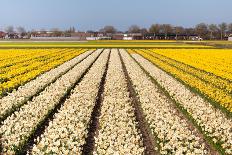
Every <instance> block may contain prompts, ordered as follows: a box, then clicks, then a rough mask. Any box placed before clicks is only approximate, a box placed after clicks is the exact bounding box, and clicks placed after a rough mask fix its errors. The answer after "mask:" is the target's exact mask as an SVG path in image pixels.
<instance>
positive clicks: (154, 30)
mask: <svg viewBox="0 0 232 155" xmlns="http://www.w3.org/2000/svg"><path fill="white" fill-rule="evenodd" d="M149 32H150V33H154V34H159V33H160V25H159V24H152V25H151V27H150V28H149Z"/></svg>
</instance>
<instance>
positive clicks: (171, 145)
mask: <svg viewBox="0 0 232 155" xmlns="http://www.w3.org/2000/svg"><path fill="white" fill-rule="evenodd" d="M37 50H38V49H37ZM39 50H41V52H40V53H37V52H35V51H33V50H32V51H30V52H23V51H21V50H18V51H15V53H14V52H13V53H14V55H12V56H9V57H5V58H4V59H1V60H0V62H5V63H6V64H7V62H8V63H9V64H10V62H14V63H11V64H12V65H8V66H7V67H12V68H13V67H14V68H15V70H18V69H17V66H18V68H21V67H22V68H23V67H25V66H28V67H30V66H31V65H34V63H33V62H31V61H36V60H38V62H41V64H40V66H41V67H37V68H38V69H39V70H40V73H38V74H37V75H35V76H32V77H31V78H30V79H27V80H25V81H24V82H21V83H18V85H15V86H13V87H12V89H13V88H16V87H18V86H19V87H18V88H17V90H14V91H13V92H10V93H8V94H5V95H3V97H2V98H1V99H0V154H1V153H2V154H133V155H134V154H189V155H190V154H199V155H202V154H232V121H231V113H230V112H231V103H232V102H231V100H230V96H231V83H230V75H229V72H230V69H229V68H230V65H228V63H230V61H229V59H230V58H229V56H228V55H230V54H231V53H230V52H228V51H229V50H221V52H224V54H221V57H222V58H221V59H220V55H219V56H217V55H215V56H214V57H213V56H212V60H213V61H216V62H215V63H216V64H214V63H213V62H212V61H211V59H210V57H207V58H206V60H205V61H204V62H202V61H203V59H204V57H205V55H208V54H211V53H213V50H216V49H211V51H210V52H211V53H210V52H209V51H207V50H206V49H204V50H203V49H202V50H203V51H205V52H208V53H204V52H203V51H202V53H201V52H199V53H197V50H196V49H195V50H192V51H191V50H190V51H189V52H186V51H184V50H182V49H179V50H180V51H175V50H173V49H169V50H166V51H165V50H163V49H162V50H161V49H160V50H158V49H135V50H133V49H129V50H125V49H97V50H88V51H87V50H85V49H63V50H61V49H43V50H42V49H39ZM49 50H53V52H51V53H49V52H48V51H49ZM208 50H209V49H208ZM6 52H7V50H6ZM43 52H44V53H43ZM215 52H219V51H215ZM3 53H4V52H3ZM36 54H37V55H36ZM66 54H67V58H66V57H65V55H66ZM226 54H228V55H227V56H225V55H226ZM6 55H7V54H6ZM25 55H27V56H25ZM43 56H44V57H43ZM59 56H60V57H61V56H64V57H62V58H58V57H59ZM68 56H69V57H68ZM17 57H18V60H17ZM218 57H219V58H218ZM43 58H44V59H46V60H47V61H43ZM197 58H198V59H197ZM7 59H9V60H7ZM59 59H60V60H62V62H61V61H59ZM10 60H12V61H10ZM13 60H14V61H13ZM219 60H221V61H220V62H219ZM55 61H57V63H56V65H53V66H52V65H49V66H50V68H49V67H48V68H47V69H46V70H42V68H43V67H42V66H46V65H48V64H49V63H50V62H55ZM204 63H206V64H208V65H206V64H204ZM2 64H3V63H2ZM23 64H24V65H23ZM219 64H220V65H219ZM0 65H1V63H0ZM218 65H219V68H218V69H217V68H215V66H218ZM226 65H227V66H226ZM7 67H2V69H7ZM35 68H36V67H35ZM9 70H11V69H9ZM19 70H20V69H19ZM22 70H23V69H22ZM218 70H220V71H218ZM31 71H33V69H32V70H29V69H28V72H21V74H20V75H23V74H27V73H30V72H31ZM8 72H9V71H5V72H2V73H5V74H6V73H8ZM221 72H226V75H224V76H223V75H222V74H220V73H221ZM0 73H1V72H0ZM12 77H13V76H12ZM16 77H17V75H16ZM2 79H3V78H2ZM9 81H11V80H9ZM5 82H6V81H4V82H2V84H4V83H5ZM203 86H204V87H206V88H203ZM5 91H7V90H5ZM210 94H212V95H210ZM223 95H224V96H223Z"/></svg>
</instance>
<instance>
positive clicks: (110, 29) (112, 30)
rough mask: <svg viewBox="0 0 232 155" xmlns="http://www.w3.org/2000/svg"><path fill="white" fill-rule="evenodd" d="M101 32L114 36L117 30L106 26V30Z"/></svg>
mask: <svg viewBox="0 0 232 155" xmlns="http://www.w3.org/2000/svg"><path fill="white" fill-rule="evenodd" d="M99 31H100V32H103V33H111V34H114V33H116V32H117V29H116V28H115V27H114V26H110V25H107V26H105V27H104V28H102V29H100V30H99Z"/></svg>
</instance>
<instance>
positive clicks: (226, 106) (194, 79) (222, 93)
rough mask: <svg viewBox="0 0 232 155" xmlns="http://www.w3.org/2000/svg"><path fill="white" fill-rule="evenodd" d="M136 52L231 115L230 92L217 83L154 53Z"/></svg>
mask: <svg viewBox="0 0 232 155" xmlns="http://www.w3.org/2000/svg"><path fill="white" fill-rule="evenodd" d="M138 53H139V54H142V55H144V56H146V57H147V58H148V59H150V60H151V61H153V62H154V63H155V64H157V65H158V66H159V67H161V68H163V69H164V70H165V71H167V72H169V73H170V74H174V75H175V77H176V78H178V79H180V80H182V81H183V82H184V83H186V84H187V85H189V86H190V87H192V88H194V89H196V90H197V91H198V92H199V93H200V94H203V95H204V96H205V97H207V98H208V99H209V100H211V102H213V103H214V105H215V106H217V107H219V108H221V109H222V110H224V111H225V113H228V115H232V112H231V109H232V104H231V102H232V94H231V93H230V92H228V91H226V89H221V88H218V87H220V86H218V84H216V83H215V84H213V83H210V82H207V81H206V80H204V79H202V78H199V77H198V76H196V75H195V74H194V73H188V72H189V69H187V70H188V71H186V68H185V69H182V68H179V67H176V66H175V65H173V64H170V63H169V62H167V61H164V60H162V58H157V57H155V56H154V53H147V52H142V51H139V50H138ZM212 80H213V79H212ZM221 85H222V84H221Z"/></svg>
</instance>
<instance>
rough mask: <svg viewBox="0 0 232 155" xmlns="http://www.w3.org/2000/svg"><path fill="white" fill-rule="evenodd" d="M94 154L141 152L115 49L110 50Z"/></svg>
mask: <svg viewBox="0 0 232 155" xmlns="http://www.w3.org/2000/svg"><path fill="white" fill-rule="evenodd" d="M101 108H102V109H101V116H100V118H99V130H98V132H97V134H96V137H95V150H94V153H93V154H133V155H135V154H143V152H144V147H143V144H142V137H141V134H140V132H139V131H138V129H137V128H136V125H137V122H136V120H135V115H134V109H133V107H132V102H131V99H130V97H129V92H128V90H127V83H126V79H125V75H124V72H123V69H122V64H121V60H120V57H119V53H118V51H117V49H112V51H111V57H110V60H109V67H108V71H107V76H106V83H105V88H104V98H103V103H102V107H101Z"/></svg>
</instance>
